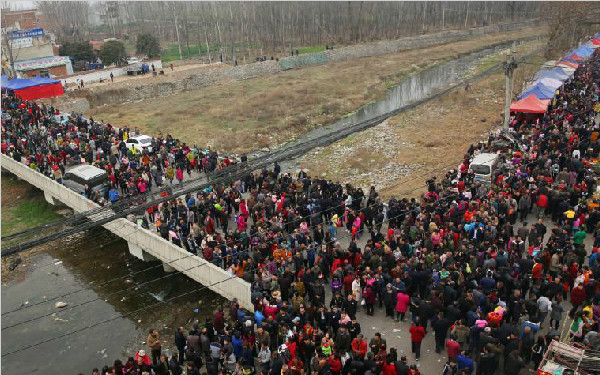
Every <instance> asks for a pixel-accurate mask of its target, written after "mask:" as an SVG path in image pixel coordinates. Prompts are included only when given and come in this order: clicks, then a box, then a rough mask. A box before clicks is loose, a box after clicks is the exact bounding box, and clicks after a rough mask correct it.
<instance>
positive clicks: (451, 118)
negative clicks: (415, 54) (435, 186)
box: [300, 56, 544, 197]
mask: <svg viewBox="0 0 600 375" xmlns="http://www.w3.org/2000/svg"><path fill="white" fill-rule="evenodd" d="M501 58H502V57H501V56H499V57H497V58H495V59H490V60H491V61H485V62H482V64H481V65H480V67H479V68H480V69H481V68H483V67H484V66H486V65H487V64H491V63H493V62H495V61H498V60H499V59H501ZM543 61H544V60H543V58H542V57H539V58H535V59H533V60H531V61H529V62H528V63H527V64H521V65H520V66H519V68H518V69H517V70H516V71H515V83H514V87H515V90H514V92H515V93H518V92H521V88H522V87H523V85H524V81H525V80H526V79H530V78H531V77H532V76H533V74H534V73H535V72H537V71H538V70H539V69H540V66H541V63H542V62H543ZM503 98H504V75H503V74H501V73H499V74H494V75H491V76H489V77H487V78H485V79H483V80H481V81H479V82H477V83H475V84H473V85H472V90H470V91H465V90H464V89H457V90H456V91H454V92H452V93H450V94H449V95H446V96H444V97H442V98H439V99H436V100H433V101H431V102H429V103H427V104H425V105H421V106H419V107H417V108H415V109H414V110H410V111H407V112H405V113H403V114H400V115H398V116H394V117H392V118H390V119H389V120H388V121H386V122H384V123H383V124H381V125H378V126H376V127H374V128H372V129H370V130H367V131H365V132H362V133H356V134H354V135H352V136H351V137H348V138H346V139H344V140H342V141H339V142H337V143H334V144H332V145H330V146H328V147H325V148H322V149H317V150H315V151H313V152H311V153H309V154H307V155H305V156H304V157H303V158H302V159H301V161H300V166H301V167H302V168H307V169H308V170H309V171H310V174H311V175H315V176H322V175H325V176H327V178H331V179H333V180H337V181H351V182H352V183H353V184H354V185H356V186H362V187H363V188H368V187H369V186H370V185H375V186H376V187H377V190H378V191H380V192H381V193H382V195H383V196H385V197H390V196H392V195H395V196H402V197H405V196H408V197H414V196H417V195H419V194H421V193H423V192H424V191H425V181H426V180H427V179H429V178H430V177H431V176H433V175H436V176H438V177H441V176H443V175H444V174H445V172H446V171H447V170H449V169H452V168H457V167H458V165H459V163H460V161H461V159H462V157H463V156H464V154H465V152H466V150H467V149H468V148H469V146H470V145H471V144H473V143H477V142H479V141H481V140H486V139H487V134H488V133H489V131H490V130H492V129H494V128H496V127H497V126H499V125H501V124H502V118H503V116H502V113H503V108H504V100H503Z"/></svg>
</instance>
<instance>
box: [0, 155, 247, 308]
mask: <svg viewBox="0 0 600 375" xmlns="http://www.w3.org/2000/svg"><path fill="white" fill-rule="evenodd" d="M0 158H1V159H0V160H1V163H0V165H1V166H2V168H3V169H5V170H7V171H9V172H11V173H13V174H14V175H16V176H17V177H19V178H21V179H23V180H25V181H27V182H28V183H30V184H31V185H33V186H35V187H37V188H38V189H40V190H42V191H43V192H44V197H45V198H46V200H47V201H48V202H49V203H50V204H57V203H59V202H62V203H64V204H65V205H67V206H68V207H70V208H71V209H73V210H74V211H75V212H76V213H82V212H87V211H90V210H93V209H96V208H99V207H100V206H99V205H98V204H97V203H95V202H93V201H91V200H89V199H87V198H85V197H84V196H83V195H80V194H78V193H76V192H75V191H73V190H71V189H69V188H67V187H66V186H64V185H61V184H59V183H57V182H56V181H54V180H52V179H50V178H48V177H46V176H44V175H43V174H41V173H39V172H37V171H34V170H33V169H31V168H29V167H28V166H26V165H25V164H23V163H19V162H17V161H16V160H14V159H11V158H10V157H8V156H6V155H4V154H2V155H0ZM110 214H111V212H110V211H108V212H107V211H103V212H102V213H101V214H96V215H93V214H92V215H90V216H89V219H90V220H92V221H94V220H100V219H101V218H102V217H106V216H107V215H110ZM103 226H104V228H106V229H107V230H109V231H111V232H112V233H114V234H116V235H117V236H119V237H121V238H123V239H124V240H125V241H127V244H128V247H129V252H130V253H131V254H132V255H133V256H135V257H136V258H138V259H141V260H143V261H146V262H148V261H152V260H160V261H161V262H163V267H164V269H165V271H167V272H173V271H176V270H177V271H180V272H182V273H183V274H185V275H186V276H188V277H189V278H191V279H193V280H195V281H197V282H199V283H200V284H202V285H205V286H207V287H208V288H210V289H211V290H213V291H214V292H216V293H219V294H220V295H222V296H223V297H225V298H227V299H230V300H231V299H233V298H237V300H238V302H239V303H240V306H242V307H245V308H247V309H250V310H253V308H252V302H251V298H250V294H251V292H250V284H249V283H247V282H246V281H244V280H243V279H241V278H237V277H231V275H230V274H229V273H228V272H226V271H225V270H224V269H222V268H220V267H218V266H215V265H214V264H212V263H210V262H208V261H206V260H205V259H203V258H201V257H199V256H197V255H194V254H192V253H190V252H188V251H187V250H185V249H183V248H181V247H179V246H176V245H175V244H173V243H171V242H170V241H167V240H165V239H164V238H162V237H161V236H159V235H157V234H156V233H154V232H151V231H149V230H147V229H144V228H142V227H140V226H138V225H137V224H135V223H132V222H131V221H129V220H127V219H116V220H114V221H112V222H110V223H108V224H105V225H103Z"/></svg>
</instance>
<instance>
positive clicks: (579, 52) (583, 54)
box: [573, 46, 594, 57]
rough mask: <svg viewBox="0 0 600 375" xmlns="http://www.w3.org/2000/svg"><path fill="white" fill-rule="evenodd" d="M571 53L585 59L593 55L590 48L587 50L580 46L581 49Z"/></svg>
mask: <svg viewBox="0 0 600 375" xmlns="http://www.w3.org/2000/svg"><path fill="white" fill-rule="evenodd" d="M573 53H576V54H577V56H581V57H587V56H591V55H592V54H593V53H594V50H593V49H591V48H587V47H585V46H581V47H579V48H577V49H576V50H574V51H573Z"/></svg>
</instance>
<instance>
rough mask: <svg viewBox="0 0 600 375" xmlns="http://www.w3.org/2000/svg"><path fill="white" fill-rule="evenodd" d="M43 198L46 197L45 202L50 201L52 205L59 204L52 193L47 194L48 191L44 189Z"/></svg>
mask: <svg viewBox="0 0 600 375" xmlns="http://www.w3.org/2000/svg"><path fill="white" fill-rule="evenodd" d="M44 198H46V202H48V203H50V204H51V205H53V206H56V205H59V204H60V201H59V200H58V199H56V198H54V197H53V196H52V195H50V194H48V192H46V191H44Z"/></svg>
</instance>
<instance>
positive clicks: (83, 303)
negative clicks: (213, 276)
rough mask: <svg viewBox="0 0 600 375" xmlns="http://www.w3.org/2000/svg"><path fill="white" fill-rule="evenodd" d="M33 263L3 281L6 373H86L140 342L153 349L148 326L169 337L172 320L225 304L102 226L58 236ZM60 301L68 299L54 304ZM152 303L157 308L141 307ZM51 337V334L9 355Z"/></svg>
mask: <svg viewBox="0 0 600 375" xmlns="http://www.w3.org/2000/svg"><path fill="white" fill-rule="evenodd" d="M31 262H32V263H33V264H32V265H31V266H30V269H29V270H24V271H25V272H26V275H25V277H22V278H19V279H16V280H14V281H11V282H8V283H6V284H3V287H2V314H3V316H2V355H3V357H2V373H6V374H11V375H20V374H23V375H25V374H34V373H47V374H76V373H79V372H83V373H89V372H91V370H92V368H94V367H98V368H102V366H104V365H110V364H112V362H113V361H114V360H115V359H117V358H118V359H122V360H126V359H127V356H130V355H132V354H134V353H135V352H136V351H137V350H139V349H145V350H146V351H148V350H149V349H148V347H147V346H146V345H144V344H142V343H143V342H144V341H145V339H146V335H147V330H148V329H149V328H155V329H158V330H159V332H161V336H162V337H163V339H164V338H166V339H168V341H169V342H170V343H171V342H172V341H173V340H172V335H173V330H174V328H175V327H177V326H180V325H183V326H184V327H185V328H186V329H188V328H189V327H190V326H191V322H192V321H193V320H195V319H199V320H201V321H203V320H204V318H205V317H206V316H212V312H213V311H214V309H215V307H216V306H217V305H219V304H221V303H226V300H225V299H224V298H222V297H220V296H219V295H217V294H215V293H213V292H211V291H208V290H197V289H201V285H200V284H198V283H196V282H195V281H193V280H191V279H189V278H187V277H186V276H184V275H181V274H179V273H165V272H164V271H163V268H162V265H161V263H160V262H148V263H145V262H142V261H140V260H138V259H136V258H134V257H133V256H131V255H130V254H129V252H128V250H127V243H126V242H125V241H123V240H121V239H120V238H119V237H116V236H114V235H112V234H111V233H110V232H108V231H106V230H105V229H103V228H97V229H95V230H93V231H90V232H87V233H83V234H80V235H78V236H75V237H71V238H69V239H64V240H62V241H57V242H55V243H53V248H52V249H48V251H47V252H45V253H37V254H36V255H32V258H30V259H29V260H28V263H31ZM19 267H21V266H19ZM154 280H156V281H154ZM182 294H185V296H183V297H181V298H174V297H177V296H179V295H182ZM57 296H64V297H60V298H58V299H54V298H55V297H57ZM165 300H167V303H160V302H161V301H165ZM44 301H48V302H44ZM59 301H60V302H65V303H67V306H66V307H63V308H62V309H61V308H57V307H55V303H56V302H59ZM79 305H80V306H79ZM147 306H153V307H152V308H150V309H147V310H142V311H137V310H140V309H143V308H145V307H147ZM20 308H22V309H21V310H19V311H17V312H14V313H10V314H6V313H7V312H9V311H13V310H17V309H20ZM136 311H137V312H136ZM4 314H6V315H4ZM51 314H52V315H51ZM46 315H47V316H46ZM40 316H44V317H43V318H41V319H35V318H37V317H40ZM30 319H34V320H31V321H29V322H27V323H25V324H21V325H18V326H15V327H13V328H5V327H8V326H11V325H14V324H17V323H19V322H25V321H28V320H30ZM87 327H92V328H89V329H85V328H87ZM82 329H85V330H83V331H82V332H76V331H78V330H82ZM71 332H76V333H72V334H70V333H71ZM63 335H64V337H61V336H63ZM57 337H60V338H58V339H54V340H53V338H57ZM46 340H51V341H48V342H46V343H43V344H40V345H37V346H34V347H31V348H29V349H26V350H23V351H19V352H16V353H14V354H10V355H6V356H4V354H5V353H8V352H12V351H15V350H19V349H23V348H27V347H28V346H29V345H32V344H36V343H39V342H43V341H46ZM164 348H166V346H164Z"/></svg>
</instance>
